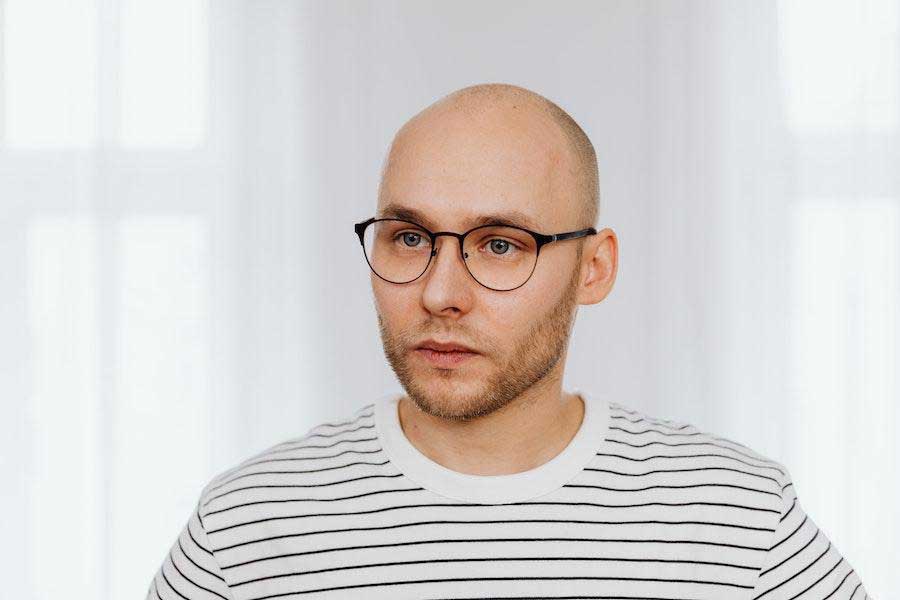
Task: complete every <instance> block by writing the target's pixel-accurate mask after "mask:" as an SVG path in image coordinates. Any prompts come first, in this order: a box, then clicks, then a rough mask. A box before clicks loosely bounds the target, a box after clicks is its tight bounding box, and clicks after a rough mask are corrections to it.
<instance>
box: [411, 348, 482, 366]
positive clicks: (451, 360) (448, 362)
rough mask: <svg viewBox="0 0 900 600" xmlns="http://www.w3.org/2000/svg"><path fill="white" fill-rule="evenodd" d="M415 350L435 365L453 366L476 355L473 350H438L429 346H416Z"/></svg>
mask: <svg viewBox="0 0 900 600" xmlns="http://www.w3.org/2000/svg"><path fill="white" fill-rule="evenodd" d="M416 352H417V353H419V355H420V356H422V357H423V358H424V359H425V360H427V361H428V362H430V363H431V364H433V365H434V366H436V367H455V366H456V365H459V364H461V363H462V362H463V361H465V360H466V359H469V358H472V357H473V356H478V354H477V353H475V352H456V351H454V352H438V351H437V350H431V349H430V348H416Z"/></svg>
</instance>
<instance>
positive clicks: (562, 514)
mask: <svg viewBox="0 0 900 600" xmlns="http://www.w3.org/2000/svg"><path fill="white" fill-rule="evenodd" d="M575 393H576V394H578V395H579V396H580V397H581V398H582V399H583V400H584V404H585V412H584V417H583V420H582V423H581V425H580V427H579V429H578V431H577V433H576V434H575V436H574V437H573V438H572V439H571V440H570V441H569V444H568V445H567V446H566V448H565V449H564V450H563V451H562V452H561V453H560V454H558V455H557V456H555V457H554V458H553V459H552V460H550V461H548V462H546V463H544V464H543V465H541V466H539V467H537V468H534V469H531V470H529V471H524V472H521V473H515V474H510V475H487V476H486V475H469V474H465V473H459V472H456V471H453V470H451V469H448V468H446V467H444V466H442V465H440V464H438V463H436V462H434V461H432V460H430V459H429V458H428V457H426V456H425V455H424V454H422V453H421V452H419V450H418V449H416V447H415V446H413V445H412V444H411V443H410V442H409V440H408V439H407V438H406V436H405V434H404V433H403V429H402V427H401V425H400V420H399V416H398V412H397V406H398V400H399V399H400V398H401V397H402V396H403V394H400V393H392V394H389V395H386V396H382V397H380V398H378V399H377V400H376V401H374V402H372V403H370V404H367V405H365V406H363V407H361V408H360V409H358V410H357V411H356V412H354V413H353V414H351V415H350V416H349V417H348V418H346V419H344V420H341V421H338V422H333V423H323V424H320V425H317V426H316V427H313V428H312V429H310V430H309V431H308V432H307V433H306V434H305V435H303V436H302V437H298V438H294V439H290V440H288V441H285V442H283V443H280V444H278V445H275V446H272V447H271V448H268V449H266V450H264V451H263V452H261V453H259V454H257V455H255V456H253V457H251V458H249V459H247V460H246V461H244V462H242V463H240V464H239V465H237V466H235V467H234V468H232V469H229V470H227V471H225V472H223V473H221V474H219V475H217V476H216V477H214V478H213V479H212V480H211V481H210V482H209V483H208V484H207V485H206V486H205V487H204V488H203V490H202V492H201V494H200V497H199V499H198V502H197V505H196V507H195V508H194V510H193V513H192V514H191V515H190V518H189V520H188V522H187V523H186V525H185V526H184V528H183V529H182V531H181V533H180V535H179V536H178V538H177V540H176V541H175V543H174V544H173V545H172V547H171V549H170V551H169V553H168V555H167V556H166V557H165V559H164V561H163V563H162V565H161V566H160V568H159V570H158V571H157V573H156V575H155V577H154V578H153V580H152V582H151V583H150V586H149V588H148V593H147V598H148V600H153V599H160V600H170V599H182V600H183V599H185V598H189V599H204V600H213V599H227V600H269V599H275V598H279V599H281V598H297V599H300V598H303V599H310V600H318V599H328V600H333V599H337V598H365V599H366V600H375V599H387V598H390V599H391V600H397V599H404V598H416V599H433V600H437V599H451V598H452V599H456V600H462V599H473V598H508V599H512V598H516V599H525V598H610V599H612V598H628V599H632V598H633V599H636V598H647V599H673V600H674V599H692V598H696V599H717V600H720V599H741V600H751V599H752V600H759V599H762V600H786V599H788V598H791V599H797V598H799V599H802V600H812V599H817V600H820V599H825V598H828V599H832V600H845V599H849V598H853V599H854V600H865V599H866V598H867V593H866V590H865V588H864V587H863V584H862V582H861V581H860V579H859V577H858V576H857V574H856V572H855V571H854V570H853V568H852V567H851V566H850V564H849V563H848V562H847V561H846V560H845V559H844V558H843V557H842V556H841V554H840V553H839V551H838V549H837V548H835V546H834V545H833V544H832V543H831V541H830V540H829V539H828V537H826V535H825V533H824V532H823V531H822V530H820V529H819V528H818V527H817V526H816V524H815V523H814V522H813V520H812V519H811V518H810V517H809V516H808V515H807V514H805V512H804V511H803V508H802V507H801V505H800V502H799V501H798V499H797V495H796V492H795V489H794V486H793V483H792V480H791V476H790V473H789V472H788V470H787V469H786V468H785V467H784V465H782V464H781V463H779V462H777V461H775V460H773V459H770V458H767V457H766V456H763V455H761V454H759V453H757V452H755V451H753V450H751V449H750V448H748V447H746V446H744V445H742V444H739V443H737V442H735V441H732V440H729V439H727V438H723V437H718V436H715V435H712V434H711V433H708V432H704V431H701V430H699V429H697V428H696V427H694V426H693V425H691V424H688V423H684V422H679V421H671V420H665V419H659V418H653V417H651V416H649V415H646V414H643V413H641V412H639V411H636V410H632V409H630V408H629V407H627V406H624V405H622V404H618V403H615V402H610V401H605V400H601V399H599V398H597V397H595V396H593V395H591V394H589V393H586V392H584V391H580V390H576V391H575Z"/></svg>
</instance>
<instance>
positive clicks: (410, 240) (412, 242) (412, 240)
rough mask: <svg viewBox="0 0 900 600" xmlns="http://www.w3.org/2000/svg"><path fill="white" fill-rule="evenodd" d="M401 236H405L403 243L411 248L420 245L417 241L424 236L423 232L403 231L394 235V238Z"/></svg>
mask: <svg viewBox="0 0 900 600" xmlns="http://www.w3.org/2000/svg"><path fill="white" fill-rule="evenodd" d="M400 236H403V243H404V244H405V245H406V246H408V247H410V248H415V247H416V246H417V245H418V244H417V243H416V242H418V241H419V240H420V239H421V238H422V234H421V233H416V232H415V231H402V232H400V233H398V234H397V235H396V236H394V239H395V240H396V239H397V238H398V237H400Z"/></svg>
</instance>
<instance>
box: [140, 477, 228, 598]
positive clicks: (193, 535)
mask: <svg viewBox="0 0 900 600" xmlns="http://www.w3.org/2000/svg"><path fill="white" fill-rule="evenodd" d="M204 489H205V488H204ZM201 499H202V495H201ZM170 599H171V600H185V599H188V600H234V596H233V595H232V592H231V590H230V589H229V587H228V584H227V583H226V582H225V577H224V575H223V574H222V569H221V567H219V564H218V563H217V562H216V558H215V556H214V555H213V553H212V550H211V546H210V544H209V540H207V538H206V530H205V529H204V527H203V521H202V519H201V516H200V501H199V500H198V502H197V505H196V506H195V507H194V510H193V512H192V513H191V516H190V519H188V522H187V524H186V525H185V526H184V528H183V529H182V530H181V533H179V535H178V539H177V540H175V543H174V544H172V547H171V549H170V550H169V553H168V555H167V556H166V557H165V559H164V560H163V562H162V565H161V566H160V567H159V570H158V571H157V572H156V575H155V576H154V577H153V581H151V582H150V587H149V588H148V589H147V597H146V600H170Z"/></svg>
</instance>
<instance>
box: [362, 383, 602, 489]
mask: <svg viewBox="0 0 900 600" xmlns="http://www.w3.org/2000/svg"><path fill="white" fill-rule="evenodd" d="M573 393H574V394H577V395H579V396H580V397H581V398H582V399H583V400H584V408H585V411H584V417H583V419H582V422H581V427H579V429H578V431H577V432H576V433H575V436H574V437H573V438H572V439H571V440H570V441H569V444H568V445H567V446H566V447H565V448H564V449H563V451H562V452H560V453H559V454H557V455H556V456H555V457H553V458H552V459H551V460H549V461H548V462H546V463H544V464H542V465H540V466H539V467H536V468H534V469H531V470H529V471H522V472H520V473H513V474H510V475H470V474H467V473H460V472H457V471H453V470H451V469H448V468H447V467H445V466H443V465H440V464H438V463H436V462H434V461H433V460H431V459H430V458H428V457H427V456H425V455H424V454H422V453H421V452H419V450H418V449H417V448H416V447H415V446H413V445H412V443H411V442H410V441H409V439H407V437H406V434H405V433H403V428H402V427H401V425H400V414H399V412H398V403H399V401H400V399H401V398H403V397H404V396H405V394H404V393H402V392H393V393H390V394H386V395H384V396H381V397H379V398H378V399H377V400H376V401H375V408H374V411H375V426H376V430H377V433H378V437H379V440H380V441H381V445H382V448H383V449H384V451H385V452H386V453H387V455H388V458H389V459H390V460H391V461H392V462H393V463H394V464H395V465H396V466H397V468H399V469H400V470H401V471H402V472H403V474H404V475H406V476H407V477H409V478H410V479H412V480H413V481H415V482H416V483H418V484H419V485H421V486H422V487H424V488H426V489H428V490H431V491H433V492H435V493H437V494H440V495H442V496H446V497H448V498H454V499H457V500H463V501H466V502H476V503H480V504H501V503H507V502H520V501H523V500H528V499H531V498H535V497H537V496H541V495H543V494H547V493H549V492H552V491H553V490H556V489H558V488H560V487H562V485H563V484H565V483H566V482H568V481H570V480H571V479H573V478H574V477H575V476H576V475H578V473H580V472H581V470H582V469H584V467H585V466H587V464H588V463H589V462H590V461H591V459H592V458H593V457H594V455H595V454H596V453H597V451H598V450H599V449H600V447H601V446H602V445H603V441H604V439H605V437H606V434H607V427H608V425H609V403H608V402H606V401H605V400H602V399H600V398H595V397H594V396H592V395H591V394H588V393H585V392H584V391H581V390H577V389H576V390H574V391H573Z"/></svg>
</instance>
